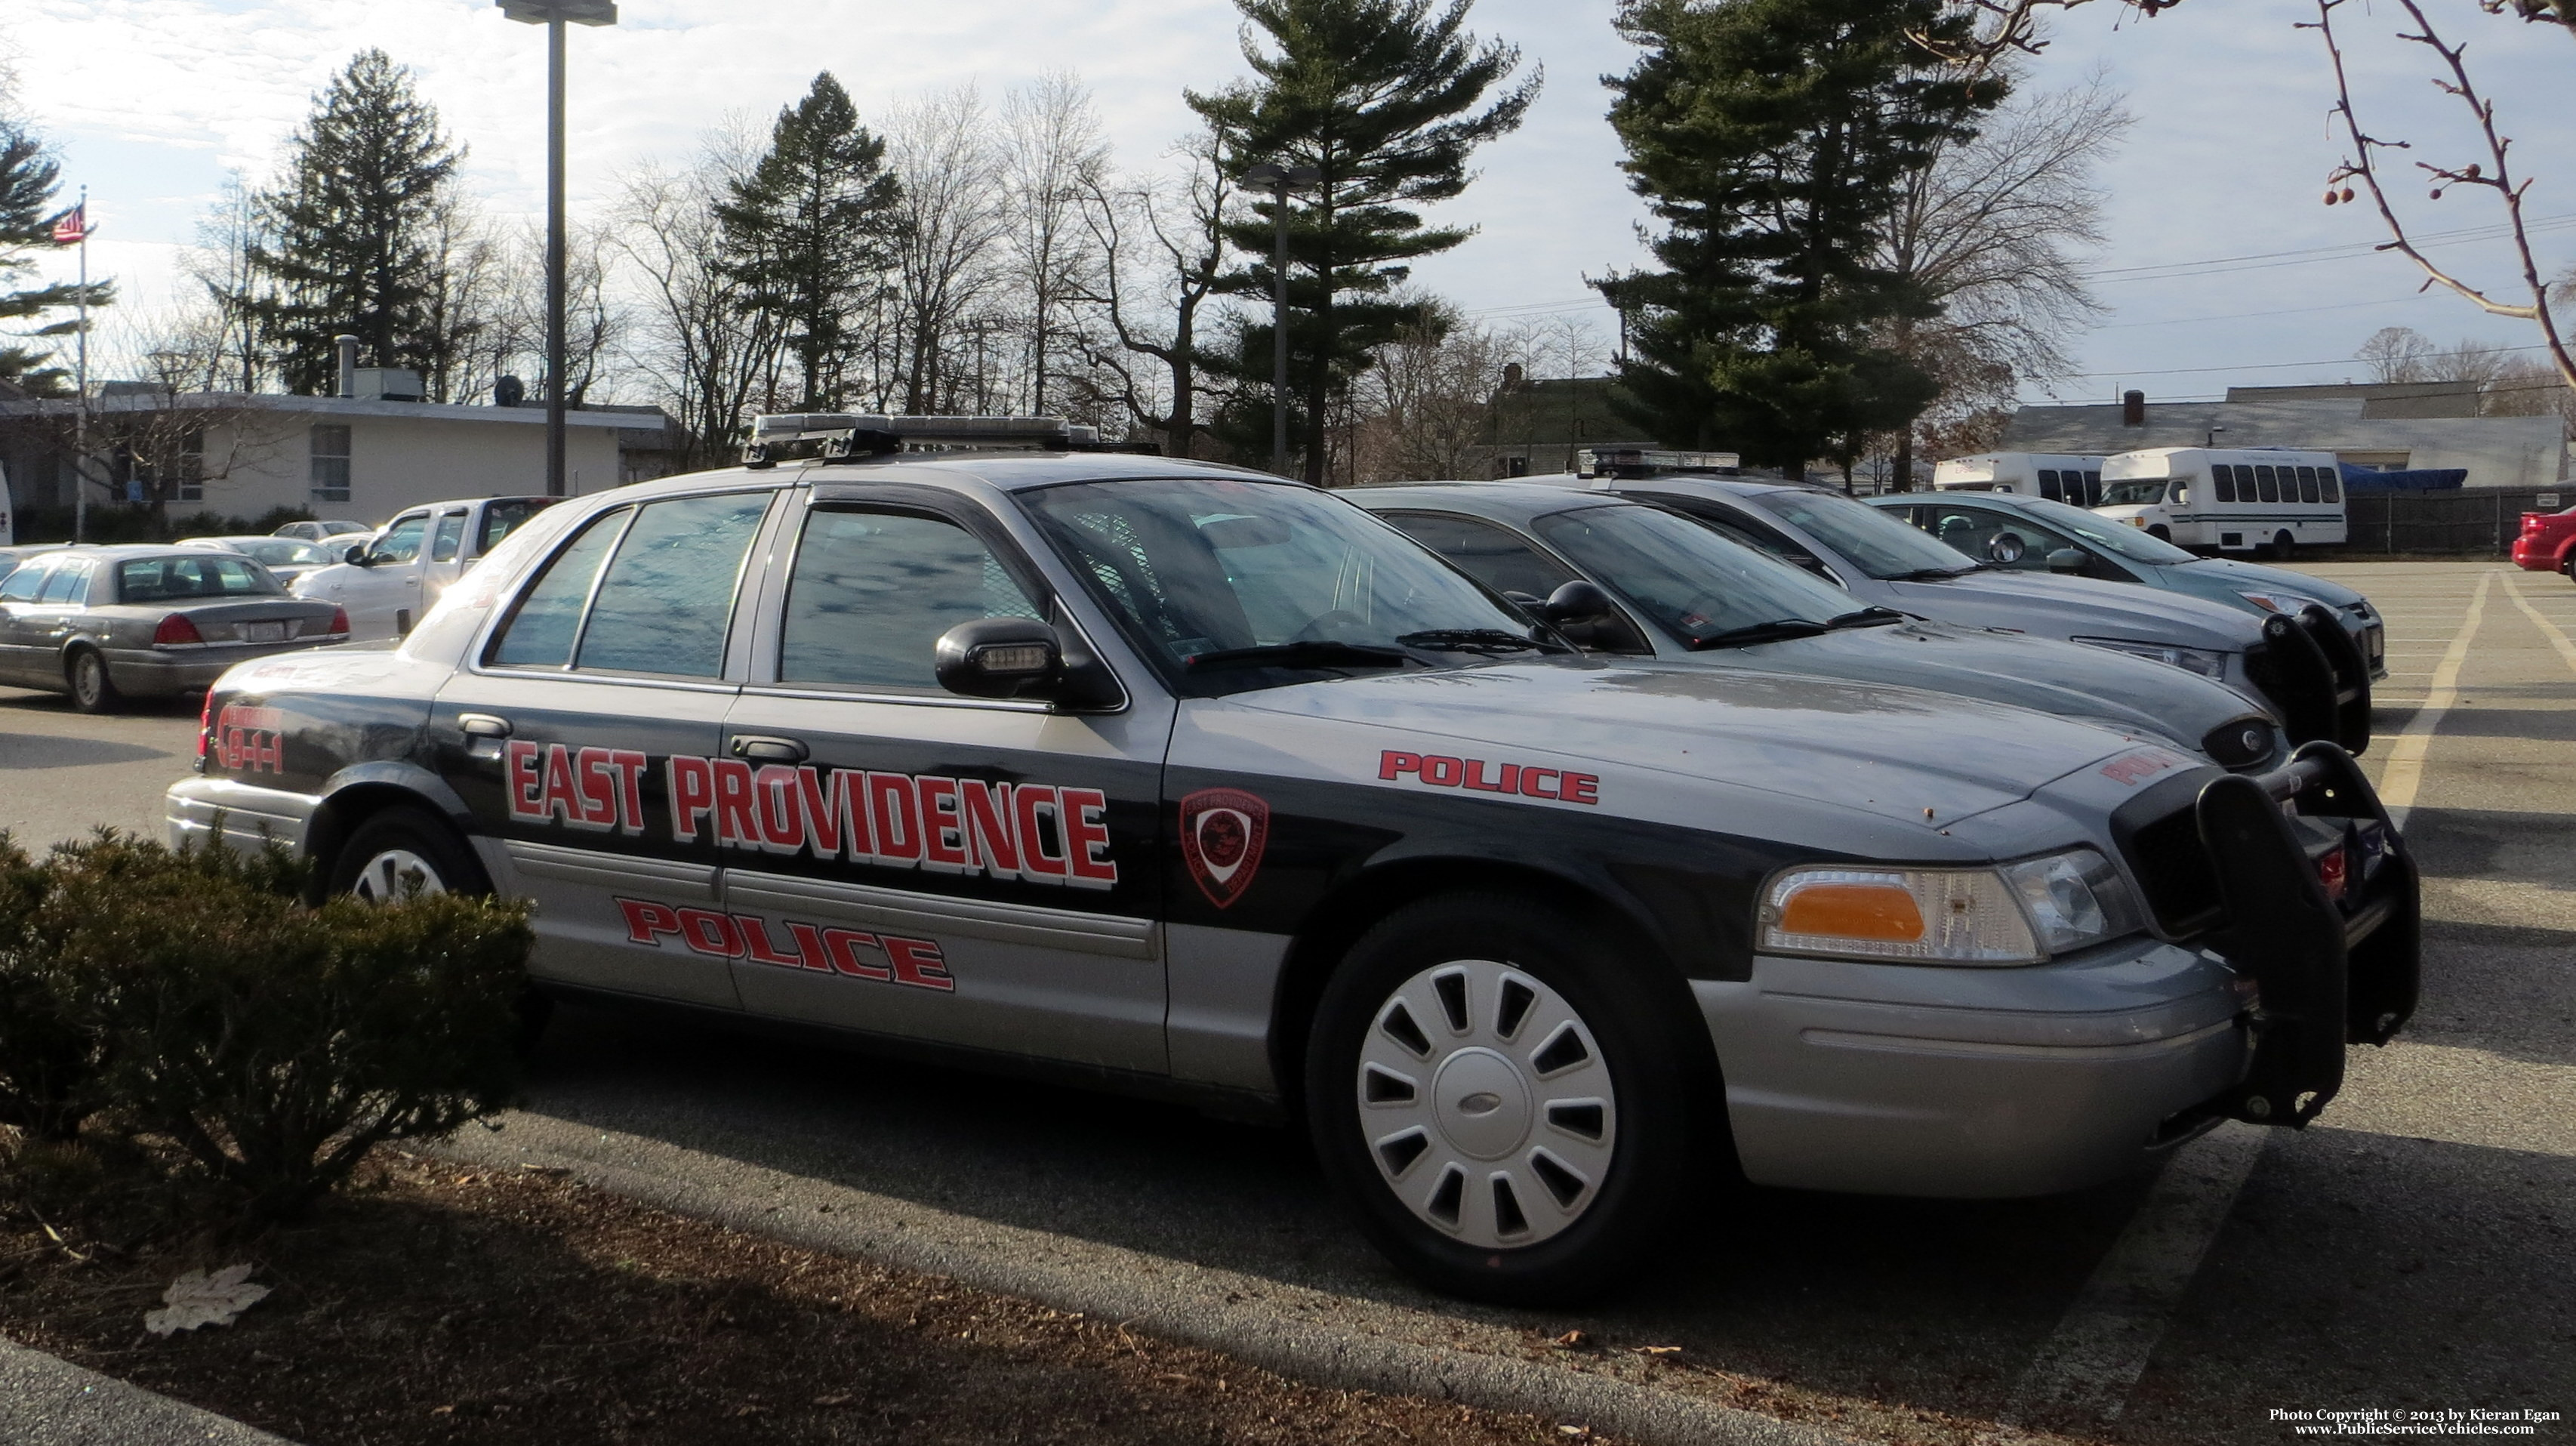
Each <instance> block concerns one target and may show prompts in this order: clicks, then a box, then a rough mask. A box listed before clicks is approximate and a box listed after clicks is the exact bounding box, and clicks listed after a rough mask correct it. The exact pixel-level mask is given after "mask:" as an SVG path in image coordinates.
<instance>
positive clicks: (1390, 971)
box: [1306, 895, 1711, 1303]
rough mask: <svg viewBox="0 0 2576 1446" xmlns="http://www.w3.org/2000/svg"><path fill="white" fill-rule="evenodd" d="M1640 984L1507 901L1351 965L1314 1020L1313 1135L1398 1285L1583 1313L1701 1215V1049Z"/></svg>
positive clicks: (1470, 904) (1443, 918)
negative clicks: (1684, 1219) (1585, 1304)
mask: <svg viewBox="0 0 2576 1446" xmlns="http://www.w3.org/2000/svg"><path fill="white" fill-rule="evenodd" d="M1637 967H1638V966H1637V965H1636V964H1635V963H1634V962H1633V961H1632V960H1631V959H1630V958H1627V957H1623V955H1622V953H1621V952H1620V951H1617V950H1614V949H1613V948H1611V947H1609V946H1608V944H1607V943H1606V941H1605V940H1604V939H1603V938H1602V936H1601V933H1600V931H1599V930H1597V929H1592V928H1587V927H1586V926H1584V925H1583V924H1581V923H1579V922H1577V921H1576V920H1574V919H1572V918H1569V917H1567V916H1566V915H1564V914H1561V913H1558V912H1556V911H1554V910H1549V909H1543V908H1537V907H1533V906H1531V905H1529V904H1526V903H1523V902H1520V901H1518V900H1513V899H1507V898H1503V897H1501V896H1497V895H1458V896H1450V897H1444V898H1436V899H1429V900H1425V901H1423V902H1421V903H1418V904H1415V905H1412V906H1410V907H1408V908H1406V909H1404V910H1402V911H1400V912H1398V913H1396V914H1395V915H1393V916H1391V917H1390V918H1388V919H1387V920H1385V921H1384V922H1383V923H1381V924H1379V925H1378V926H1377V927H1376V928H1375V929H1372V930H1371V931H1369V933H1368V934H1367V936H1366V937H1364V938H1362V939H1361V940H1360V942H1359V943H1358V944H1357V945H1356V946H1354V947H1353V948H1352V950H1351V952H1350V954H1349V956H1348V957H1347V958H1345V959H1344V961H1343V963H1342V966H1341V968H1340V970H1339V971H1337V972H1336V973H1335V974H1334V976H1333V979H1332V981H1331V983H1330V984H1328V985H1327V986H1326V988H1325V991H1324V997H1323V1000H1322V1002H1321V1004H1320V1005H1319V1006H1318V1009H1317V1012H1316V1019H1315V1031H1314V1035H1313V1039H1312V1047H1311V1049H1310V1050H1309V1053H1308V1059H1307V1078H1306V1102H1307V1118H1308V1122H1309V1128H1310V1129H1311V1131H1312V1132H1313V1136H1314V1143H1315V1148H1316V1152H1317V1154H1318V1156H1319V1157H1320V1158H1321V1160H1322V1162H1323V1164H1324V1168H1325V1171H1326V1173H1327V1174H1329V1175H1330V1176H1331V1177H1332V1178H1333V1181H1334V1183H1335V1185H1336V1186H1338V1187H1339V1189H1340V1190H1341V1192H1342V1194H1343V1195H1344V1197H1345V1198H1346V1199H1347V1200H1349V1201H1350V1202H1351V1204H1352V1205H1353V1206H1354V1207H1355V1208H1356V1210H1357V1212H1358V1214H1359V1217H1360V1221H1361V1224H1362V1227H1363V1228H1364V1229H1365V1230H1366V1231H1367V1232H1368V1234H1369V1236H1370V1238H1371V1239H1372V1240H1373V1241H1374V1242H1375V1243H1376V1244H1377V1245H1378V1247H1379V1248H1380V1249H1381V1250H1383V1251H1385V1252H1386V1254H1387V1255H1388V1256H1389V1257H1390V1258H1392V1259H1393V1260H1394V1261H1395V1262H1396V1263H1397V1264H1398V1265H1401V1266H1403V1267H1404V1268H1405V1269H1406V1270H1408V1271H1410V1272H1411V1273H1413V1274H1414V1275H1416V1276H1419V1277H1421V1278H1422V1279H1423V1280H1425V1281H1426V1282H1428V1283H1429V1284H1431V1285H1433V1286H1435V1287H1437V1288H1439V1289H1442V1290H1447V1291H1451V1292H1454V1293H1456V1294H1459V1295H1466V1296H1473V1297H1477V1298H1480V1299H1485V1300H1494V1301H1502V1302H1512V1303H1541V1302H1555V1301H1565V1300H1574V1299H1580V1298H1583V1297H1586V1296H1591V1295H1597V1294H1599V1293H1601V1292H1602V1291H1605V1290H1607V1289H1609V1288H1611V1287H1613V1286H1615V1285H1617V1284H1618V1283H1619V1282H1620V1281H1621V1280H1622V1279H1624V1278H1625V1277H1626V1276H1628V1275H1629V1274H1630V1273H1632V1272H1633V1271H1634V1270H1636V1269H1637V1268H1638V1267H1639V1266H1640V1265H1642V1264H1643V1263H1644V1262H1645V1261H1646V1260H1647V1259H1649V1258H1650V1257H1651V1256H1652V1255H1653V1254H1654V1253H1655V1252H1656V1251H1657V1250H1658V1249H1659V1248H1661V1247H1662V1246H1663V1245H1664V1244H1665V1242H1666V1239H1667V1236H1668V1234H1669V1232H1670V1230H1671V1228H1672V1226H1673V1224H1674V1223H1675V1221H1676V1220H1677V1219H1678V1217H1679V1212H1680V1211H1681V1210H1682V1209H1684V1208H1685V1207H1687V1206H1689V1205H1691V1204H1693V1203H1694V1202H1698V1203H1701V1204H1703V1205H1705V1204H1707V1203H1708V1202H1707V1200H1706V1198H1705V1194H1704V1192H1703V1191H1701V1190H1700V1189H1699V1188H1697V1187H1698V1186H1699V1184H1700V1182H1701V1181H1702V1180H1703V1179H1705V1178H1707V1177H1708V1176H1709V1175H1710V1173H1711V1172H1710V1171H1708V1170H1707V1169H1706V1168H1705V1167H1704V1160H1705V1155H1704V1152H1703V1148H1702V1147H1703V1143H1704V1142H1703V1141H1701V1140H1700V1139H1698V1138H1696V1137H1695V1136H1696V1133H1697V1123H1698V1122H1697V1111H1696V1110H1695V1104H1696V1102H1697V1100H1698V1099H1699V1098H1700V1096H1701V1093H1702V1091H1701V1088H1700V1086H1701V1082H1702V1079H1703V1077H1704V1071H1702V1070H1699V1069H1695V1068H1694V1067H1693V1065H1694V1060H1695V1059H1698V1058H1701V1057H1704V1056H1705V1052H1706V1042H1705V1036H1704V1035H1703V1036H1701V1037H1700V1039H1699V1040H1698V1041H1697V1043H1696V1044H1694V1042H1693V1040H1692V1037H1691V1035H1692V1032H1693V1031H1694V1030H1696V1028H1697V1027H1698V1016H1697V1012H1696V1011H1695V1010H1682V1011H1677V1010H1675V1009H1673V1008H1670V1007H1668V1002H1665V1001H1659V999H1658V997H1657V995H1656V993H1655V991H1653V990H1651V989H1649V988H1648V987H1647V985H1646V983H1645V981H1644V979H1643V978H1641V977H1640V976H1639V975H1638V973H1637V972H1636V970H1637ZM1684 1015H1686V1016H1687V1018H1683V1017H1680V1016H1684ZM1694 1049H1696V1050H1697V1051H1698V1053H1697V1054H1696V1055H1695V1054H1694V1053H1693V1051H1694Z"/></svg>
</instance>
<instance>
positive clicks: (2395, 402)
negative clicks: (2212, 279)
mask: <svg viewBox="0 0 2576 1446" xmlns="http://www.w3.org/2000/svg"><path fill="white" fill-rule="evenodd" d="M2479 400H2480V399H2479V397H2478V395H2477V389H2476V388H2475V386H2473V385H2471V384H2467V383H2394V384H2388V385H2359V386H2315V387H2230V388H2228V391H2227V400H2225V401H2223V402H2158V403H2151V404H2149V405H2148V406H2147V407H2146V408H2145V412H2144V415H2145V421H2144V424H2143V425H2138V426H2131V425H2127V423H2126V420H2125V418H2124V417H2123V415H2122V413H2123V408H2121V407H2120V406H2118V405H2108V406H2076V407H2023V408H2022V409H2021V410H2019V411H2017V412H2015V413H2014V414H2013V419H2012V424H2011V425H2010V426H2009V427H2007V428H2006V429H2005V431H2004V440H2003V446H2002V447H2001V448H2000V449H1999V450H2002V451H2008V452H2078V453H2092V454H2102V455H2108V454H2111V453H2116V452H2135V451H2140V450H2143V449H2145V448H2148V447H2202V446H2208V445H2211V442H2212V437H2213V432H2214V434H2215V443H2216V445H2218V446H2221V447H2282V448H2289V449H2291V450H2295V451H2312V452H2332V453H2334V454H2335V459H2336V460H2337V461H2339V462H2343V463H2346V464H2349V465H2352V466H2358V467H2370V468H2375V469H2381V470H2406V469H2432V468H2449V467H2457V468H2463V469H2465V470H2466V471H2467V472H2468V474H2469V475H2468V480H2467V483H2466V485H2467V486H2470V487H2497V488H2535V487H2548V486H2550V485H2551V484H2553V483H2556V482H2558V481H2560V480H2562V479H2564V478H2565V477H2566V476H2567V470H2568V438H2567V424H2566V422H2565V421H2564V420H2562V419H2561V418H2560V417H2558V416H2557V415H2556V414H2555V413H2552V414H2548V415H2543V416H2536V417H2487V416H2480V415H2478V414H2477V413H2478V406H2479Z"/></svg>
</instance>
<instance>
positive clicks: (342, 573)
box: [291, 562, 367, 597]
mask: <svg viewBox="0 0 2576 1446" xmlns="http://www.w3.org/2000/svg"><path fill="white" fill-rule="evenodd" d="M366 571H367V569H366V568H363V567H351V566H350V565H349V564H347V563H345V562H335V563H332V564H330V565H328V566H326V567H317V568H314V569H312V570H311V571H309V572H307V573H305V574H304V575H303V576H301V577H298V578H297V579H295V581H294V582H293V583H292V584H291V586H292V587H293V588H294V589H295V595H296V596H297V597H336V596H338V595H339V592H340V589H342V588H343V587H346V586H348V585H349V583H351V582H352V581H354V580H355V579H356V578H357V577H358V575H359V574H361V573H364V572H366Z"/></svg>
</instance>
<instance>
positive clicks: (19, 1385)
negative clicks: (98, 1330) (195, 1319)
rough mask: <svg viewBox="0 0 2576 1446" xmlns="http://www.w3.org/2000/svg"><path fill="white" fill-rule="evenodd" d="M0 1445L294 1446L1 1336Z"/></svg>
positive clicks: (283, 1439) (275, 1437) (233, 1421)
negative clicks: (202, 1445) (181, 1445)
mask: <svg viewBox="0 0 2576 1446" xmlns="http://www.w3.org/2000/svg"><path fill="white" fill-rule="evenodd" d="M0 1441H6V1442H9V1443H10V1446H172V1443H175V1442H181V1441H211V1442H214V1443H216V1446H292V1443H290V1442H288V1441H287V1440H286V1438H285V1437H283V1436H272V1435H270V1434H268V1433H267V1432H266V1431H261V1430H258V1429H255V1428H253V1427H249V1426H245V1425H243V1424H242V1423H240V1422H239V1421H235V1420H232V1419H230V1418H228V1417H224V1416H218V1415H216V1414H214V1413H213V1412H211V1411H201V1410H199V1409H197V1408H196V1407H194V1406H191V1405H188V1404H187V1403H185V1402H182V1401H173V1400H171V1399H170V1398H169V1397H167V1396H163V1395H157V1394H155V1393H153V1392H151V1391H147V1390H145V1389H143V1388H142V1387H141V1386H130V1385H127V1384H126V1383H125V1382H123V1381H120V1380H117V1379H116V1378H115V1377H113V1376H102V1375H100V1374H99V1373H98V1372H96V1371H93V1370H88V1369H85V1368H83V1367H80V1366H75V1365H73V1364H72V1363H71V1362H69V1361H66V1360H60V1359H57V1358H55V1357H53V1356H49V1355H46V1354H45V1353H44V1352H42V1351H36V1350H29V1349H28V1348H27V1347H25V1346H22V1345H19V1344H17V1343H16V1342H14V1341H10V1340H7V1339H5V1338H0Z"/></svg>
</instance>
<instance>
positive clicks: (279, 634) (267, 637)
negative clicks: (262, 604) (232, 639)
mask: <svg viewBox="0 0 2576 1446" xmlns="http://www.w3.org/2000/svg"><path fill="white" fill-rule="evenodd" d="M241 636H242V641H243V642H245V643H282V642H285V641H286V624H284V623H244V624H242V625H241Z"/></svg>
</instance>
